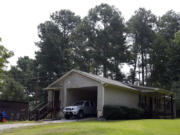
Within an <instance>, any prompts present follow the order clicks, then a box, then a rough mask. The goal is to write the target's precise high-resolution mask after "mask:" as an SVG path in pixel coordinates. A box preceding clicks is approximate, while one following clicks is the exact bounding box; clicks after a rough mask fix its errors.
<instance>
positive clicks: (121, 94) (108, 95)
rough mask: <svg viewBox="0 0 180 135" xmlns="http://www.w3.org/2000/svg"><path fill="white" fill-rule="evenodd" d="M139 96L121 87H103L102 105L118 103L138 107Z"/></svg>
mask: <svg viewBox="0 0 180 135" xmlns="http://www.w3.org/2000/svg"><path fill="white" fill-rule="evenodd" d="M138 102H139V96H138V94H135V93H131V92H129V91H126V90H123V88H116V87H105V89H104V105H120V106H126V107H129V108H138Z"/></svg>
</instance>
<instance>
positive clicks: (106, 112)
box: [103, 105, 144, 120]
mask: <svg viewBox="0 0 180 135" xmlns="http://www.w3.org/2000/svg"><path fill="white" fill-rule="evenodd" d="M103 117H104V118H105V119H107V120H118V119H140V118H144V112H143V111H142V110H140V109H135V108H128V107H125V106H110V105H109V106H108V105H106V106H104V108H103Z"/></svg>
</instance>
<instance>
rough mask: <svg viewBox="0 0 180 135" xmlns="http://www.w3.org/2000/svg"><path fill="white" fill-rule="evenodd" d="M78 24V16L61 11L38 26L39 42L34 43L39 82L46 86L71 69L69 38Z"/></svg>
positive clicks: (71, 49)
mask: <svg viewBox="0 0 180 135" xmlns="http://www.w3.org/2000/svg"><path fill="white" fill-rule="evenodd" d="M79 23H80V17H79V16H76V15H75V14H74V13H73V12H71V11H69V10H61V11H57V12H55V13H53V14H52V15H51V21H46V22H45V23H42V24H40V25H39V26H38V30H39V37H40V39H41V40H40V41H39V42H37V43H36V45H37V46H38V47H39V51H37V52H36V63H37V66H38V67H39V69H38V72H39V75H40V77H41V81H44V82H45V83H44V84H45V85H46V86H47V84H49V83H50V82H52V81H54V80H55V79H57V78H58V77H60V76H61V75H63V74H64V73H65V72H67V71H69V70H70V69H71V68H72V67H73V63H74V62H73V57H72V56H73V55H72V53H73V47H72V46H71V44H70V39H69V38H70V36H71V33H72V32H73V31H74V29H75V28H76V26H77V25H78V24H79ZM45 85H41V87H45Z"/></svg>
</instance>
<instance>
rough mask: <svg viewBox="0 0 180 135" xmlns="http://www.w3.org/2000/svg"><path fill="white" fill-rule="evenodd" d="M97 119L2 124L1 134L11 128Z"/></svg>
mask: <svg viewBox="0 0 180 135" xmlns="http://www.w3.org/2000/svg"><path fill="white" fill-rule="evenodd" d="M95 119H96V118H85V119H81V120H77V119H75V120H65V119H62V120H53V121H39V122H35V123H15V124H1V125H0V133H2V131H4V130H7V129H10V128H19V127H25V126H35V125H43V124H51V123H67V122H75V121H87V120H95Z"/></svg>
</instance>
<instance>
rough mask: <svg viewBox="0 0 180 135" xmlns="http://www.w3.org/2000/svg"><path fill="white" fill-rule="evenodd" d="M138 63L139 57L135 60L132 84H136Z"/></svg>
mask: <svg viewBox="0 0 180 135" xmlns="http://www.w3.org/2000/svg"><path fill="white" fill-rule="evenodd" d="M136 64H137V57H136V58H135V60H134V69H133V76H132V85H134V82H135V78H136V66H137V65H136Z"/></svg>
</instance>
